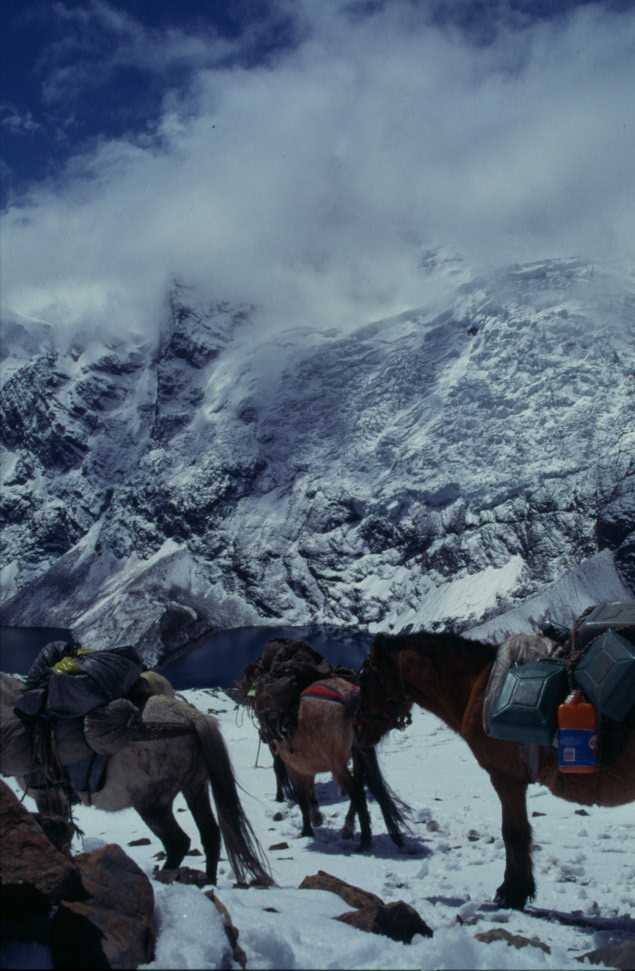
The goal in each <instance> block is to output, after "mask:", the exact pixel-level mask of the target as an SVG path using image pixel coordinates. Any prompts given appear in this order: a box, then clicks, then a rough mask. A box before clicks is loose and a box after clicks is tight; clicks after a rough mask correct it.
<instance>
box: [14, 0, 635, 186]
mask: <svg viewBox="0 0 635 971" xmlns="http://www.w3.org/2000/svg"><path fill="white" fill-rule="evenodd" d="M392 2H403V3H412V5H413V6H415V7H416V8H418V9H419V10H420V14H421V17H422V18H423V19H428V20H431V21H432V22H434V23H435V24H437V25H444V26H447V28H448V29H459V30H460V31H461V32H462V33H464V34H465V35H466V37H467V38H469V40H470V41H471V42H472V43H474V44H478V45H487V44H488V43H491V42H492V41H493V40H494V38H495V36H496V32H497V29H498V26H499V25H500V23H501V22H504V23H505V24H506V25H508V26H509V25H511V26H512V28H513V29H516V30H522V29H523V27H524V26H526V25H527V24H528V23H530V22H532V21H535V20H537V19H539V20H549V19H554V20H555V19H557V18H561V17H563V16H566V14H567V13H568V12H570V11H571V10H573V9H574V8H577V7H580V6H585V5H587V3H588V0H501V2H500V3H498V4H496V3H493V2H492V0H392ZM633 3H635V0H605V2H604V4H603V6H604V7H606V8H609V9H622V10H623V9H626V8H630V7H632V6H633ZM383 5H384V4H383V3H382V2H381V0H354V2H351V3H349V4H348V10H349V16H350V23H351V30H354V25H355V21H356V20H358V19H359V18H364V17H366V16H369V15H372V13H373V12H375V11H376V10H377V9H378V8H381V7H382V6H383ZM340 6H345V4H340ZM2 9H3V18H2V19H3V31H2V39H1V41H0V43H1V45H2V49H1V56H2V62H3V65H4V74H3V81H2V97H1V99H0V137H1V150H0V159H2V164H1V165H0V170H1V174H2V175H3V177H4V179H3V181H4V182H5V190H7V189H8V191H9V195H10V196H15V194H16V193H17V194H19V193H20V191H21V190H23V189H24V188H25V187H28V185H29V184H30V183H32V182H33V181H36V180H40V179H42V178H44V177H50V176H55V175H56V174H58V173H59V172H60V171H61V170H62V168H63V165H64V162H65V161H66V160H67V159H68V158H69V156H71V155H73V154H75V153H77V152H78V151H82V150H85V149H87V148H89V147H90V146H91V144H92V143H94V141H95V140H96V139H98V138H100V137H117V136H121V135H124V134H126V135H130V134H139V133H142V132H144V131H145V130H148V129H151V127H152V124H153V122H154V121H155V120H156V119H157V118H158V116H159V114H160V110H161V105H162V102H163V98H164V96H165V94H166V92H167V91H168V90H171V91H175V92H178V91H180V90H181V91H182V90H184V89H186V88H187V86H188V84H189V83H190V81H191V79H192V77H193V74H194V72H195V71H196V70H198V69H200V68H204V67H214V66H226V65H228V64H231V63H232V62H235V63H238V64H241V65H246V66H249V65H253V64H260V63H262V62H263V61H266V60H267V59H272V58H275V57H276V56H277V55H279V54H280V53H281V52H283V51H284V50H285V49H286V48H289V47H292V46H294V45H295V44H297V43H298V42H299V40H301V39H302V38H303V34H302V29H303V25H302V20H301V17H298V16H290V15H289V11H294V12H296V11H297V9H298V5H294V4H292V3H282V2H280V0H279V2H269V0H232V2H227V0H179V2H178V3H175V2H174V0H152V2H148V0H120V2H116V0H113V2H107V0H91V2H86V0H81V2H73V0H60V2H50V0H46V2H37V0H35V2H28V0H27V2H25V0H4V2H3V8H2ZM151 49H152V51H153V53H152V56H150V55H149V52H150V50H151ZM161 50H163V51H164V52H165V57H164V58H163V59H162V58H161V56H158V57H157V51H161ZM146 54H147V55H148V56H146Z"/></svg>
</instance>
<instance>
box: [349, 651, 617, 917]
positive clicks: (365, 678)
mask: <svg viewBox="0 0 635 971" xmlns="http://www.w3.org/2000/svg"><path fill="white" fill-rule="evenodd" d="M496 651H497V649H496V647H494V646H493V645H491V644H483V643H481V642H479V641H473V640H469V639H467V638H463V637H459V636H457V635H454V634H430V633H413V634H403V635H396V636H390V635H383V634H382V635H378V636H377V637H376V638H375V640H374V642H373V645H372V648H371V651H370V654H369V656H368V659H367V661H366V662H365V664H364V666H363V669H362V674H361V678H360V686H361V703H360V709H359V712H358V715H357V734H358V738H359V740H360V741H361V742H363V743H365V744H368V745H373V744H376V743H377V742H378V741H379V740H380V738H381V737H382V736H383V735H384V734H385V733H386V732H388V731H389V730H390V729H392V728H395V727H404V726H405V724H406V723H407V719H408V716H409V713H410V710H411V708H412V706H413V705H414V704H417V705H419V706H420V707H421V708H423V709H425V710H426V711H429V712H432V713H433V714H434V715H437V716H438V717H439V718H440V719H442V720H443V721H444V722H445V723H446V725H448V726H449V727H450V728H451V729H453V730H454V731H455V732H457V733H458V734H459V735H461V737H462V738H463V739H464V740H465V741H466V742H467V744H468V745H469V747H470V749H471V750H472V753H473V754H474V756H475V758H476V760H477V761H478V763H479V765H480V766H481V767H482V768H483V769H484V771H485V772H487V773H488V775H489V778H490V781H491V783H492V785H493V787H494V789H495V790H496V793H497V795H498V798H499V800H500V804H501V811H502V836H503V841H504V844H505V875H504V879H503V882H502V884H501V885H500V887H499V888H498V891H497V893H496V900H497V902H498V903H500V904H501V905H503V906H508V907H515V908H519V909H522V908H523V907H524V905H525V903H526V901H527V900H528V899H529V898H532V897H533V896H534V894H535V889H536V887H535V883H534V878H533V873H532V860H531V826H530V824H529V820H528V817H527V802H526V799H527V788H528V785H529V782H530V780H529V777H528V772H527V765H526V761H525V759H524V757H523V751H522V749H523V747H522V745H521V744H519V743H518V742H514V741H503V740H500V739H497V738H491V737H489V736H488V735H487V734H486V733H485V730H484V727H483V704H484V699H485V694H486V688H487V684H488V679H489V675H490V671H491V668H492V665H493V663H494V661H495V659H496ZM623 730H624V741H623V745H622V746H621V751H620V752H619V753H618V754H617V755H616V757H615V758H614V759H612V760H611V761H609V762H608V763H607V764H600V765H599V767H598V770H597V771H596V772H594V773H592V774H581V775H568V774H563V773H562V772H559V771H558V763H557V755H556V752H555V750H554V749H553V747H541V748H540V750H539V764H538V766H537V781H539V782H541V783H542V784H543V785H545V786H547V788H548V789H550V791H551V792H552V793H553V795H554V796H557V797H558V798H560V799H566V800H568V801H571V802H576V803H581V804H582V805H588V806H591V805H598V806H608V807H612V806H621V805H624V804H626V803H629V802H633V801H635V707H633V708H632V709H631V713H630V715H629V716H628V719H627V720H626V721H625V722H624V728H623Z"/></svg>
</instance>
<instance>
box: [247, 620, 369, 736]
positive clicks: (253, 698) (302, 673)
mask: <svg viewBox="0 0 635 971" xmlns="http://www.w3.org/2000/svg"><path fill="white" fill-rule="evenodd" d="M332 677H342V678H345V679H346V680H347V681H350V682H352V683H355V682H356V680H357V675H356V673H355V672H354V671H353V670H351V669H350V668H344V667H333V666H332V665H331V664H330V663H329V661H327V659H326V658H325V657H322V655H321V654H320V653H319V652H318V651H315V650H314V649H313V648H312V647H311V646H310V645H309V644H307V643H306V642H305V641H296V640H290V639H288V638H276V639H274V640H270V641H268V642H267V643H266V644H265V646H264V649H263V651H262V654H261V655H260V657H259V658H258V660H257V661H255V662H254V663H253V664H250V665H248V666H247V667H246V668H245V670H244V672H243V674H242V676H241V678H240V680H239V682H238V686H237V695H238V697H239V698H240V700H241V701H242V702H243V703H244V704H246V705H248V707H249V708H251V709H252V711H253V712H254V714H255V716H256V719H257V721H258V726H259V730H260V737H261V738H262V740H263V741H264V742H267V743H271V742H273V741H275V740H278V741H280V740H282V739H284V738H289V737H290V736H291V735H293V733H294V732H295V730H296V728H297V723H298V708H299V705H300V696H301V695H302V692H303V691H304V690H305V689H306V688H308V687H309V686H310V685H312V684H314V683H315V682H316V681H320V680H323V679H324V678H332Z"/></svg>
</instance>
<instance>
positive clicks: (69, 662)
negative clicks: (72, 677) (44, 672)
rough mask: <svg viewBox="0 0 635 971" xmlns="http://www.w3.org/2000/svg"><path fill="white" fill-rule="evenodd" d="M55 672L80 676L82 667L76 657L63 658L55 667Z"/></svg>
mask: <svg viewBox="0 0 635 971" xmlns="http://www.w3.org/2000/svg"><path fill="white" fill-rule="evenodd" d="M53 670H54V671H55V672H56V673H57V674H79V672H80V671H81V667H80V666H79V661H78V660H77V658H76V657H63V658H62V660H61V661H57V662H56V663H55V664H54V665H53Z"/></svg>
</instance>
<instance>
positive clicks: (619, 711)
mask: <svg viewBox="0 0 635 971" xmlns="http://www.w3.org/2000/svg"><path fill="white" fill-rule="evenodd" d="M634 706H635V603H632V602H631V603H608V604H600V605H599V606H596V607H591V608H589V609H588V610H586V611H585V612H584V613H583V614H582V615H581V616H580V617H579V618H578V619H577V620H576V622H575V624H574V625H573V628H572V631H571V636H570V638H568V639H567V640H566V641H564V643H559V644H557V643H555V642H554V641H552V640H550V639H549V638H546V637H542V636H539V635H525V634H517V635H514V636H513V637H511V638H509V639H508V640H507V641H506V642H505V644H504V645H502V646H501V648H499V650H498V653H497V657H496V660H495V662H494V664H493V666H492V671H491V674H490V678H489V682H488V686H487V689H486V694H485V701H484V704H483V725H484V729H485V732H486V733H487V734H488V735H489V736H490V737H491V738H497V739H501V740H506V741H513V742H521V743H523V744H524V745H526V746H531V745H539V746H552V745H559V747H560V749H561V753H560V754H561V758H560V767H561V769H562V771H568V772H571V771H576V770H578V771H580V772H583V773H586V772H589V771H592V770H593V768H594V766H595V765H597V764H600V763H604V764H609V763H610V762H611V761H612V760H613V759H614V758H615V757H616V755H617V754H619V751H621V749H622V748H623V744H624V742H625V738H626V735H627V732H628V721H629V715H630V713H631V712H632V711H633V708H634Z"/></svg>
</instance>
